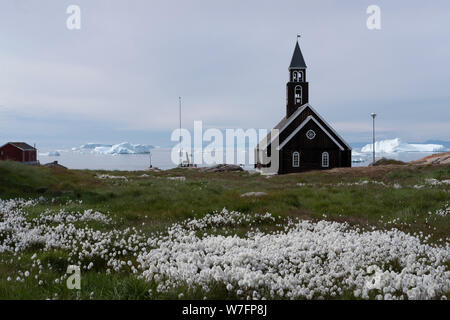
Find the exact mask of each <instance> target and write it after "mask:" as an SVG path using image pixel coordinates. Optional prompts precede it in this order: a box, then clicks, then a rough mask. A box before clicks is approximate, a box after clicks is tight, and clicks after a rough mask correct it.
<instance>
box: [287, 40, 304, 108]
mask: <svg viewBox="0 0 450 320" xmlns="http://www.w3.org/2000/svg"><path fill="white" fill-rule="evenodd" d="M298 37H299V36H297V43H296V44H295V49H294V54H293V55H292V59H291V64H290V65H289V82H288V83H287V90H286V92H287V96H286V117H290V116H291V115H292V114H293V113H294V112H295V110H297V109H298V108H299V107H301V106H302V105H304V104H305V103H308V82H306V63H305V59H304V58H303V54H302V51H301V50H300V46H299V44H298Z"/></svg>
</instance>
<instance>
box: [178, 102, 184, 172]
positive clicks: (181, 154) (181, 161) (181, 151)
mask: <svg viewBox="0 0 450 320" xmlns="http://www.w3.org/2000/svg"><path fill="white" fill-rule="evenodd" d="M178 102H179V119H180V131H179V143H180V153H179V156H180V167H181V165H182V164H183V150H182V148H181V97H178Z"/></svg>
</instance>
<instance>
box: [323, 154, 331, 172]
mask: <svg viewBox="0 0 450 320" xmlns="http://www.w3.org/2000/svg"><path fill="white" fill-rule="evenodd" d="M329 167H330V154H329V153H328V152H326V151H325V152H322V168H329Z"/></svg>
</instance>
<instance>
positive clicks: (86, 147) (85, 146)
mask: <svg viewBox="0 0 450 320" xmlns="http://www.w3.org/2000/svg"><path fill="white" fill-rule="evenodd" d="M112 146H113V145H112V144H103V143H86V144H83V145H82V146H81V147H79V148H72V150H73V151H81V150H93V149H95V148H106V147H107V148H111V147H112Z"/></svg>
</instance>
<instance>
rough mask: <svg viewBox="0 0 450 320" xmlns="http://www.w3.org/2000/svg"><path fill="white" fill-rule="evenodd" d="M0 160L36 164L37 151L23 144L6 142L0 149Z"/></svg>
mask: <svg viewBox="0 0 450 320" xmlns="http://www.w3.org/2000/svg"><path fill="white" fill-rule="evenodd" d="M0 160H10V161H19V162H22V163H26V164H37V151H36V148H33V147H32V146H30V145H29V144H27V143H25V142H8V143H6V144H4V145H3V146H1V147H0Z"/></svg>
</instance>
